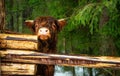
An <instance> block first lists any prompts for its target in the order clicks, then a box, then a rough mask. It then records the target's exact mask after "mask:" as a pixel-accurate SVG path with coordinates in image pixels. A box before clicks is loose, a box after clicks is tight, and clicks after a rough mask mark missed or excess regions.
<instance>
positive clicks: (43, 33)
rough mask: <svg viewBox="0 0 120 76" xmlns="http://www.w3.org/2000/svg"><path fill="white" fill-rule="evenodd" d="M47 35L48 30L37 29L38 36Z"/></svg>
mask: <svg viewBox="0 0 120 76" xmlns="http://www.w3.org/2000/svg"><path fill="white" fill-rule="evenodd" d="M48 33H49V29H48V28H45V27H43V28H40V29H39V34H42V35H46V34H48Z"/></svg>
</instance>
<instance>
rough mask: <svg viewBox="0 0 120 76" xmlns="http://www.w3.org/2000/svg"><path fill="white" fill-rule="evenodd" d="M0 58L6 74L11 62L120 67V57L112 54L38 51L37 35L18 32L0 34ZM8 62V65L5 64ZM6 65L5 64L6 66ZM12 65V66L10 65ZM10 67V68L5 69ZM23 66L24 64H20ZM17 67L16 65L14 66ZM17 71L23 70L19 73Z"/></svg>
mask: <svg viewBox="0 0 120 76" xmlns="http://www.w3.org/2000/svg"><path fill="white" fill-rule="evenodd" d="M0 59H1V62H2V63H1V64H2V71H5V72H4V73H5V74H6V72H7V71H8V70H9V71H8V72H7V74H9V73H10V74H11V70H10V69H11V68H9V67H11V63H14V65H15V66H16V65H18V64H26V65H25V66H28V67H29V68H27V71H29V69H30V67H34V68H35V64H48V65H49V64H53V65H62V66H81V67H90V68H91V67H92V68H120V57H110V56H99V57H95V56H94V57H92V56H83V55H59V54H45V53H40V52H37V36H35V35H16V34H0ZM5 64H7V65H5ZM4 65H5V66H4ZM8 65H10V66H8ZM14 65H13V66H14ZM6 66H8V67H7V68H9V69H8V70H6V69H4V68H6ZM19 66H21V67H22V65H19ZM13 68H15V67H13ZM16 69H17V70H14V72H13V71H12V74H20V75H21V74H24V75H34V73H35V71H33V70H35V69H31V70H32V71H33V72H32V73H31V72H30V71H29V72H27V73H25V72H24V71H26V69H25V68H24V71H23V70H20V69H21V68H18V67H17V68H16ZM17 71H18V72H19V71H23V72H19V73H17Z"/></svg>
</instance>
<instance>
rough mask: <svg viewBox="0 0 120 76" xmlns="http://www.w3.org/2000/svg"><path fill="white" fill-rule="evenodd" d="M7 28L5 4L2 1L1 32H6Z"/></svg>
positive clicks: (0, 8) (0, 13) (0, 3)
mask: <svg viewBox="0 0 120 76" xmlns="http://www.w3.org/2000/svg"><path fill="white" fill-rule="evenodd" d="M4 27H5V2H4V0H0V32H3V31H4Z"/></svg>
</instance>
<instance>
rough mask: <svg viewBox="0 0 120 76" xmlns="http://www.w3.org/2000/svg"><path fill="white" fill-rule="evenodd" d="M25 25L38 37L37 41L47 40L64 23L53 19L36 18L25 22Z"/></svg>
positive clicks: (64, 22) (61, 20) (62, 20)
mask: <svg viewBox="0 0 120 76" xmlns="http://www.w3.org/2000/svg"><path fill="white" fill-rule="evenodd" d="M25 23H26V25H27V26H28V27H29V28H31V29H32V30H33V32H34V33H35V34H36V35H37V36H38V39H40V40H48V39H51V38H52V37H54V36H55V35H56V33H58V32H59V31H60V30H61V29H62V27H63V26H64V25H65V24H66V21H65V20H64V19H60V20H56V19H54V18H53V17H38V18H36V19H35V20H26V21H25Z"/></svg>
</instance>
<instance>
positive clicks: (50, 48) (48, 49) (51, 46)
mask: <svg viewBox="0 0 120 76" xmlns="http://www.w3.org/2000/svg"><path fill="white" fill-rule="evenodd" d="M38 50H39V51H40V52H43V53H56V41H51V40H47V41H42V40H38Z"/></svg>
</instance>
